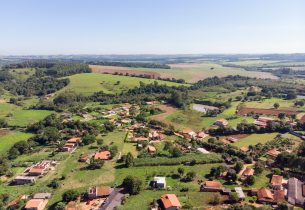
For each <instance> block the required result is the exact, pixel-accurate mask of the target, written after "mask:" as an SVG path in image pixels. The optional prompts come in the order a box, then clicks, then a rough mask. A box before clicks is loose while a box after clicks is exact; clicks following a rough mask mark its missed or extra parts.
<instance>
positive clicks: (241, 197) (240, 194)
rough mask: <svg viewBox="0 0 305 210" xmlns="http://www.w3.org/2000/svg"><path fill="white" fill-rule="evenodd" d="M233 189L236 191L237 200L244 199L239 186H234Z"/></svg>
mask: <svg viewBox="0 0 305 210" xmlns="http://www.w3.org/2000/svg"><path fill="white" fill-rule="evenodd" d="M234 189H235V192H236V193H237V196H238V198H239V200H244V199H245V198H246V196H245V193H244V191H243V189H242V188H241V187H235V188H234Z"/></svg>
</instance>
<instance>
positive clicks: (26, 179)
mask: <svg viewBox="0 0 305 210" xmlns="http://www.w3.org/2000/svg"><path fill="white" fill-rule="evenodd" d="M35 181H36V177H33V176H16V177H15V178H14V180H13V184H15V185H24V184H31V183H34V182H35Z"/></svg>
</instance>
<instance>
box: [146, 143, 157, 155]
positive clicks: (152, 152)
mask: <svg viewBox="0 0 305 210" xmlns="http://www.w3.org/2000/svg"><path fill="white" fill-rule="evenodd" d="M147 152H148V153H150V154H155V153H156V152H157V150H156V147H154V146H151V145H148V146H147Z"/></svg>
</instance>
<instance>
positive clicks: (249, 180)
mask: <svg viewBox="0 0 305 210" xmlns="http://www.w3.org/2000/svg"><path fill="white" fill-rule="evenodd" d="M254 183H255V178H254V176H248V177H247V178H246V179H245V181H244V184H245V185H246V186H251V185H254Z"/></svg>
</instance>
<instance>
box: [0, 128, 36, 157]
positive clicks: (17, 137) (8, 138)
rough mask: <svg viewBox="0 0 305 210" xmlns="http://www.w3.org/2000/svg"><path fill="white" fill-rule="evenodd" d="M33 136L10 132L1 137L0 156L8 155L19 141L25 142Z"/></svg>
mask: <svg viewBox="0 0 305 210" xmlns="http://www.w3.org/2000/svg"><path fill="white" fill-rule="evenodd" d="M31 136H32V134H29V133H23V132H19V131H16V132H12V131H10V132H8V133H6V134H5V135H3V136H0V155H3V154H4V153H6V152H7V151H8V150H9V149H10V148H11V147H12V146H13V145H14V144H15V143H17V142H19V141H25V140H27V139H29V138H30V137H31Z"/></svg>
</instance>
